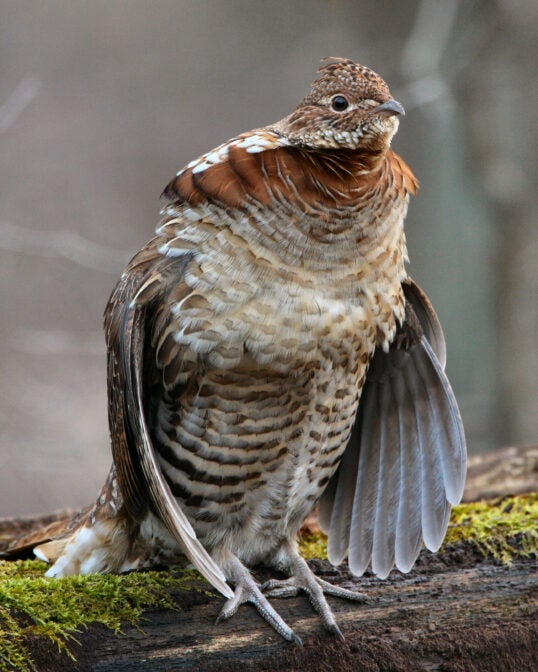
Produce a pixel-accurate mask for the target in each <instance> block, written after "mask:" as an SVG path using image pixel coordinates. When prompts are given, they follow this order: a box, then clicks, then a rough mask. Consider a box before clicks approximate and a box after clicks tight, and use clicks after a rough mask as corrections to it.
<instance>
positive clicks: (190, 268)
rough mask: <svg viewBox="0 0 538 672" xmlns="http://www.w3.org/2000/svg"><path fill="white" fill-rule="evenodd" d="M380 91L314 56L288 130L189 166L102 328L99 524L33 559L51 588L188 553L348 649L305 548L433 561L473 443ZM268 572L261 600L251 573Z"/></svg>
mask: <svg viewBox="0 0 538 672" xmlns="http://www.w3.org/2000/svg"><path fill="white" fill-rule="evenodd" d="M404 114H405V112H404V108H403V106H402V105H401V104H400V103H399V102H398V101H396V100H395V99H394V98H393V97H392V95H391V93H390V91H389V87H388V85H387V84H386V83H385V82H384V80H383V79H382V78H381V77H380V76H379V75H378V74H377V73H376V72H374V71H373V70H371V69H370V68H368V67H365V66H363V65H360V64H358V63H355V62H353V61H351V60H349V59H345V58H330V59H325V60H324V61H322V64H321V67H320V68H319V70H318V71H317V76H316V79H315V81H314V82H313V83H312V85H311V87H310V90H309V92H308V94H307V95H306V97H304V98H303V99H302V101H301V102H300V103H299V104H298V105H297V107H296V108H295V110H294V111H293V112H292V113H291V114H290V115H288V116H286V117H284V118H283V119H282V120H280V121H278V122H276V123H274V124H271V125H268V126H265V127H263V128H257V129H255V130H253V131H250V132H247V133H242V134H240V135H238V136H236V137H234V138H232V139H231V140H228V142H225V143H224V144H222V145H220V146H219V147H217V148H216V149H213V150H212V151H210V152H208V153H206V154H204V155H202V156H201V157H200V158H198V159H196V160H194V161H191V162H190V163H189V164H187V165H186V167H185V168H183V169H182V170H180V171H179V172H178V173H177V175H176V176H175V177H174V178H173V179H172V180H171V181H170V182H169V184H168V185H167V187H166V188H165V190H164V192H163V196H164V198H165V199H166V205H165V206H164V208H163V210H162V213H161V214H162V219H161V221H160V223H159V226H158V228H157V229H156V234H155V236H154V237H153V238H152V239H151V240H150V242H148V243H147V245H146V246H145V247H144V248H143V249H142V250H140V251H139V252H138V253H137V254H136V255H135V256H134V257H133V259H132V260H131V261H130V263H129V264H128V265H127V267H126V269H125V271H124V272H123V274H122V276H121V278H120V280H119V282H118V283H117V285H116V287H115V289H114V290H113V292H112V295H111V297H110V300H109V302H108V305H107V307H106V311H105V317H104V325H105V332H106V344H107V353H108V355H107V377H108V417H109V427H110V435H111V444H112V454H113V466H112V468H111V471H110V473H109V475H108V478H107V480H106V483H105V485H104V486H103V489H102V490H101V492H100V493H99V495H98V498H97V500H96V502H95V505H94V506H93V507H89V508H88V509H86V510H85V511H83V512H82V513H81V514H79V515H78V516H77V517H76V518H75V519H73V520H72V521H71V522H70V523H69V525H68V526H67V528H66V530H64V532H63V534H60V535H56V536H53V537H52V538H50V539H45V540H42V543H39V544H37V545H35V549H34V552H35V554H36V555H37V556H38V557H39V558H41V559H43V560H45V561H47V562H49V563H51V565H52V566H51V567H50V568H49V570H48V571H47V576H49V577H60V576H66V575H71V574H88V573H106V572H118V573H119V572H125V571H129V570H133V569H137V568H141V567H149V566H155V565H163V564H165V565H170V564H174V562H177V561H178V559H179V558H182V557H183V558H185V557H186V558H187V559H188V561H189V562H190V563H192V565H194V567H196V568H197V569H198V570H199V571H200V573H201V574H202V575H203V576H204V577H205V578H206V579H207V580H208V581H209V582H210V583H211V584H212V586H213V587H214V588H215V589H216V590H218V591H219V592H220V593H221V594H222V596H224V597H225V598H226V600H225V603H224V605H223V606H222V609H221V611H220V614H219V616H218V619H217V620H218V621H223V620H226V619H228V618H230V617H231V616H233V614H234V613H235V612H236V611H237V610H238V608H239V607H240V605H242V604H243V603H245V602H249V603H252V604H253V605H254V606H255V607H256V609H257V611H258V612H259V614H260V615H261V616H262V617H263V618H264V619H265V620H266V621H267V622H268V623H269V625H270V626H272V627H273V628H274V630H275V631H276V632H277V633H279V634H280V635H281V636H282V637H284V638H285V639H287V640H289V641H291V642H296V643H297V644H300V643H301V640H300V638H299V636H298V635H297V634H296V633H295V631H294V630H293V629H292V628H291V627H290V626H289V625H288V623H286V622H285V621H284V620H283V619H282V617H281V616H280V615H279V614H278V612H277V611H276V609H275V607H274V606H273V599H275V598H278V597H285V596H288V595H296V594H298V593H301V592H304V593H306V594H307V596H308V598H309V599H310V602H311V603H312V606H313V608H314V609H315V611H316V612H318V614H319V617H320V619H321V622H322V623H323V625H324V626H325V628H326V629H327V630H328V631H329V632H330V633H333V634H335V635H336V636H339V637H342V633H341V631H340V628H339V627H338V625H337V623H336V620H335V617H334V615H333V613H332V610H331V608H330V606H329V603H328V601H327V596H335V597H340V598H344V599H351V600H356V601H357V602H361V601H364V599H365V596H364V595H363V594H362V593H355V592H353V591H350V590H347V589H344V588H343V587H339V586H333V585H331V584H330V583H329V582H327V581H325V580H322V579H321V578H318V577H316V576H315V574H314V573H313V571H312V570H311V569H310V567H309V565H308V564H307V563H306V561H305V560H304V559H303V558H302V557H301V556H300V554H299V552H298V542H297V535H298V531H299V530H300V527H301V525H302V523H303V521H304V519H305V518H306V516H307V515H308V514H309V513H310V512H311V511H312V509H313V508H314V507H315V506H316V505H317V506H318V510H319V520H320V525H321V527H322V529H323V530H324V531H325V532H326V533H327V535H328V558H329V561H330V562H331V563H332V564H334V565H339V564H341V563H342V562H344V560H345V559H346V558H347V561H348V563H349V569H350V571H351V572H352V573H353V574H354V575H357V576H361V575H362V574H363V573H364V571H365V570H366V569H367V568H368V567H369V566H371V568H372V571H373V572H374V573H375V574H376V575H377V576H378V577H380V578H385V577H387V576H388V574H389V572H390V571H391V569H392V568H393V567H394V566H396V567H397V568H398V569H399V570H400V571H402V572H408V571H409V570H410V569H411V567H412V566H413V564H414V563H415V560H416V559H417V557H418V554H419V552H420V549H421V547H422V545H423V543H424V544H425V546H426V547H427V548H428V549H430V550H432V551H436V550H437V549H438V548H439V547H440V545H441V543H442V540H443V537H444V535H445V532H446V529H447V525H448V520H449V514H450V508H451V505H454V504H457V503H458V502H459V501H460V499H461V496H462V492H463V486H464V481H465V473H466V447H465V436H464V430H463V426H462V421H461V417H460V413H459V410H458V406H457V402H456V400H455V397H454V394H453V392H452V389H451V386H450V383H449V381H448V379H447V377H446V374H445V372H444V368H445V362H446V346H445V339H444V335H443V331H442V329H441V325H440V323H439V320H438V318H437V316H436V314H435V311H434V309H433V307H432V305H431V303H430V301H429V300H428V298H427V296H426V295H425V293H424V292H423V291H422V289H421V288H420V287H419V286H418V285H417V284H416V283H415V282H414V281H413V280H412V278H411V277H410V276H409V274H408V272H407V267H406V264H407V262H408V255H407V246H406V238H405V232H404V220H405V218H406V214H407V209H408V203H409V199H410V196H413V195H415V194H416V193H417V189H418V181H417V179H416V178H415V176H414V175H413V173H412V171H411V169H410V168H409V167H408V166H407V164H406V163H405V162H404V160H403V159H402V158H400V157H399V156H398V155H397V154H396V153H395V152H394V151H393V150H392V149H391V141H392V139H393V137H394V135H395V134H396V131H397V130H398V126H399V121H400V119H401V117H403V116H404ZM257 565H265V566H267V567H269V568H272V569H275V570H278V572H279V574H278V575H277V576H282V575H283V576H285V578H283V579H282V578H273V579H270V580H269V581H267V582H265V583H264V584H261V585H260V584H259V583H258V582H257V581H256V579H255V577H254V575H253V574H252V571H251V569H252V568H253V567H256V566H257Z"/></svg>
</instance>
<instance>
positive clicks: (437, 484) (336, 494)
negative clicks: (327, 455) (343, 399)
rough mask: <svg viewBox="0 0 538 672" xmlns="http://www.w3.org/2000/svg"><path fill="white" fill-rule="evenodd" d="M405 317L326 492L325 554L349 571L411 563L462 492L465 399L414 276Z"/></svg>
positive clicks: (373, 373) (373, 371) (372, 374)
mask: <svg viewBox="0 0 538 672" xmlns="http://www.w3.org/2000/svg"><path fill="white" fill-rule="evenodd" d="M404 293H405V297H406V319H405V321H404V324H403V325H402V326H401V327H400V329H399V332H398V334H397V336H396V338H395V340H394V342H393V344H392V345H391V348H390V350H389V352H387V353H385V352H383V351H382V350H381V349H380V348H378V349H377V350H376V352H375V353H374V356H373V359H372V361H371V364H370V368H369V371H368V376H367V380H366V383H365V385H364V388H363V391H362V396H361V400H360V403H359V410H358V412H357V419H356V422H355V426H354V429H353V432H352V435H351V438H350V440H349V443H348V445H347V447H346V450H345V452H344V455H343V458H342V462H341V463H340V466H339V469H338V471H337V472H336V474H335V475H334V476H333V478H332V479H331V482H329V484H328V487H327V489H326V490H325V492H324V493H323V495H322V497H321V500H320V510H319V513H320V524H321V527H322V529H324V530H325V531H326V532H327V533H328V535H329V543H328V555H329V560H330V561H331V562H332V563H333V564H335V565H336V564H339V563H340V562H342V560H343V559H344V557H345V556H346V555H348V559H349V566H350V569H351V571H352V572H353V573H354V574H356V575H361V574H362V573H363V572H364V571H365V569H366V568H367V566H368V564H369V563H370V561H371V563H372V570H373V571H374V573H375V574H377V575H378V576H379V577H381V578H384V577H386V576H387V575H388V573H389V572H390V570H391V569H392V567H393V565H394V564H395V565H396V567H397V568H398V569H399V570H400V571H402V572H408V571H409V570H410V569H411V567H412V566H413V564H414V562H415V560H416V558H417V556H418V553H419V551H420V547H421V545H422V540H424V543H425V545H426V546H427V547H428V548H429V549H430V550H432V551H435V550H437V549H438V548H439V546H440V545H441V542H442V540H443V537H444V535H445V532H446V528H447V525H448V518H449V513H450V505H451V504H457V503H458V502H459V501H460V499H461V496H462V494H463V487H464V482H465V473H466V447H465V437H464V433H463V426H462V423H461V419H460V414H459V411H458V406H457V404H456V400H455V398H454V394H453V393H452V389H451V387H450V384H449V382H448V379H447V377H446V375H445V373H444V370H443V368H444V367H443V365H444V360H445V345H444V337H443V332H442V330H441V327H440V324H439V321H438V319H437V316H436V315H435V312H434V311H433V308H432V306H431V304H430V302H429V301H428V299H427V298H426V296H425V294H424V293H423V292H422V290H421V289H420V288H419V287H418V286H417V285H416V284H415V283H414V282H412V281H406V282H405V283H404Z"/></svg>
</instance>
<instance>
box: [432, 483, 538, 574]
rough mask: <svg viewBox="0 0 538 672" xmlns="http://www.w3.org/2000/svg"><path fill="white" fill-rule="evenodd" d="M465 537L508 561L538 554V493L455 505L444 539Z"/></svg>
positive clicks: (460, 539)
mask: <svg viewBox="0 0 538 672" xmlns="http://www.w3.org/2000/svg"><path fill="white" fill-rule="evenodd" d="M464 540H467V541H471V542H472V543H474V544H475V545H476V547H477V548H478V549H479V550H480V551H481V552H482V553H483V554H484V555H485V556H492V557H494V558H497V559H498V560H501V561H502V562H504V563H506V564H510V562H511V561H512V559H513V558H515V557H530V556H534V557H536V556H538V493H532V494H529V495H517V496H514V497H500V498H498V499H494V500H489V501H480V502H472V503H470V504H460V505H459V506H456V507H454V509H453V510H452V516H451V519H450V525H449V527H448V531H447V533H446V537H445V541H444V543H445V544H455V543H457V542H459V541H464Z"/></svg>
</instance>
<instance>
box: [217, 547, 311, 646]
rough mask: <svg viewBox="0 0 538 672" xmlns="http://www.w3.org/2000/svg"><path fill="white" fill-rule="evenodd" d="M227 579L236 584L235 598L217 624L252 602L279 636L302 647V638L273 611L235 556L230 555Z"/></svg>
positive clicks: (231, 599) (225, 608)
mask: <svg viewBox="0 0 538 672" xmlns="http://www.w3.org/2000/svg"><path fill="white" fill-rule="evenodd" d="M225 572H226V575H227V578H228V579H229V580H230V581H232V582H233V583H234V584H235V590H234V596H233V597H231V598H230V599H229V600H227V601H226V603H225V605H224V606H223V608H222V610H221V612H220V614H219V616H218V618H217V623H220V622H221V621H224V620H226V619H228V618H230V617H231V616H233V615H234V614H235V612H236V611H237V609H238V608H239V606H240V605H241V604H244V603H245V602H251V603H252V604H253V605H254V606H255V607H256V609H257V610H258V613H259V614H260V615H261V616H263V618H264V619H265V620H266V621H267V622H268V623H269V625H271V626H272V627H273V628H274V629H275V630H276V631H277V632H278V634H279V635H282V637H284V639H287V640H288V641H290V642H295V643H296V644H298V645H299V646H302V642H301V640H300V638H299V637H298V636H297V635H296V634H295V633H294V632H293V630H292V629H291V628H290V627H289V625H288V624H287V623H286V622H285V621H284V620H283V619H282V618H281V617H280V616H279V615H278V614H277V612H276V611H275V610H274V609H273V607H272V606H271V604H270V603H269V600H268V599H267V598H266V597H265V595H264V594H263V593H262V592H261V589H260V586H259V584H258V583H256V581H254V579H253V578H252V575H251V573H250V572H249V571H248V569H247V568H246V567H245V566H244V565H243V564H241V562H240V561H239V560H238V559H237V558H236V557H235V556H234V555H230V556H229V557H228V558H227V561H226V564H225Z"/></svg>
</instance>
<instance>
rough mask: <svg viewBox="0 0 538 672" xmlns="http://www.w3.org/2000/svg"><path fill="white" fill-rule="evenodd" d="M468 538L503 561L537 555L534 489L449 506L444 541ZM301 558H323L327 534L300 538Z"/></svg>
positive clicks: (537, 510)
mask: <svg viewBox="0 0 538 672" xmlns="http://www.w3.org/2000/svg"><path fill="white" fill-rule="evenodd" d="M460 541H470V542H472V543H473V544H475V545H476V547H477V548H478V549H479V550H480V551H481V552H482V553H483V554H484V556H486V557H487V556H489V557H494V558H497V559H499V560H502V562H504V563H510V562H511V560H512V559H513V558H514V557H518V556H519V557H529V556H537V555H538V493H533V494H529V495H517V496H515V497H503V498H499V499H495V500H490V501H480V502H472V503H471V504H460V505H459V506H455V507H454V508H453V509H452V515H451V518H450V524H449V526H448V531H447V534H446V537H445V541H444V544H445V545H450V544H455V543H458V542H460ZM300 550H301V553H302V555H303V556H304V557H305V558H323V559H324V558H326V557H327V537H326V536H325V535H324V534H323V533H322V532H319V533H317V534H306V535H303V537H302V538H301V540H300Z"/></svg>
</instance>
